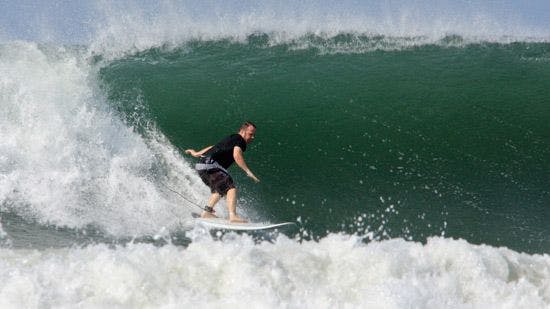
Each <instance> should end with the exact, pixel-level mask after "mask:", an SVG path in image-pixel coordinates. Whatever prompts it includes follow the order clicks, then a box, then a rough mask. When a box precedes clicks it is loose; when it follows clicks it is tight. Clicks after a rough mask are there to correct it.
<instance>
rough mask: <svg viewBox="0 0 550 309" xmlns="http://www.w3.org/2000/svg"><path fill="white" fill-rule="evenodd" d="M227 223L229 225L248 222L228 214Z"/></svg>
mask: <svg viewBox="0 0 550 309" xmlns="http://www.w3.org/2000/svg"><path fill="white" fill-rule="evenodd" d="M229 222H230V223H247V222H248V221H246V220H245V219H243V218H241V217H239V216H237V215H236V214H229Z"/></svg>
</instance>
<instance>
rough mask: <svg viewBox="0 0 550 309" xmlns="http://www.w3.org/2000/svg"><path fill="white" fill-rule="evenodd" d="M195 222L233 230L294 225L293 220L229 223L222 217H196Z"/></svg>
mask: <svg viewBox="0 0 550 309" xmlns="http://www.w3.org/2000/svg"><path fill="white" fill-rule="evenodd" d="M195 222H196V223H197V224H200V225H202V226H205V227H207V228H211V229H223V230H234V231H257V230H268V229H274V228H278V227H283V226H289V225H294V223H293V222H281V223H252V222H248V223H231V222H229V221H228V220H226V219H222V218H196V219H195Z"/></svg>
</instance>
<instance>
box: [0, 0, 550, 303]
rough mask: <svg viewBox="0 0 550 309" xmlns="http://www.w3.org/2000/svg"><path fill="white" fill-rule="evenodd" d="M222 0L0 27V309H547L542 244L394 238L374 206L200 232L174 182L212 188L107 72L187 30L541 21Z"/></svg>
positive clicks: (439, 41) (401, 34)
mask: <svg viewBox="0 0 550 309" xmlns="http://www.w3.org/2000/svg"><path fill="white" fill-rule="evenodd" d="M231 5H236V4H235V3H232V2H231V3H230V4H226V5H220V6H216V5H215V4H209V5H206V6H207V7H209V8H211V10H209V11H208V10H206V11H200V10H203V9H204V7H202V6H201V7H200V8H193V5H178V4H177V3H172V2H165V3H163V4H161V5H158V6H157V5H151V7H152V8H151V7H147V8H140V7H138V6H137V5H131V4H128V3H125V5H122V4H120V5H115V4H107V3H102V4H101V5H98V8H96V9H97V12H99V15H100V16H101V18H99V19H97V20H95V21H96V22H97V24H95V25H94V26H95V27H96V28H97V29H96V30H94V32H91V34H90V36H91V37H92V38H91V39H90V40H89V41H88V42H86V43H84V44H61V43H57V42H55V41H54V42H52V41H45V42H44V41H39V40H20V39H14V38H12V35H10V34H7V32H6V31H0V107H1V111H0V141H1V142H0V307H2V308H44V307H56V308H71V307H84V308H105V307H117V308H135V307H144V308H181V307H182V306H193V307H206V308H219V307H230V308H243V307H257V308H335V307H336V308H357V307H367V308H550V256H549V255H548V254H547V252H542V253H537V254H529V253H523V252H517V251H514V250H512V249H509V248H506V247H499V246H493V245H490V244H475V243H472V242H469V241H468V240H465V239H455V238H452V237H448V236H446V234H445V228H444V227H445V226H446V222H444V223H443V224H442V225H443V228H442V230H441V231H440V233H438V234H433V235H429V237H427V238H426V239H425V240H424V239H420V240H417V238H420V237H412V236H411V237H395V238H394V237H388V236H387V235H388V233H385V232H386V231H387V230H388V229H389V227H387V226H384V222H387V221H384V220H386V219H381V222H382V224H380V225H378V224H368V220H369V219H368V218H370V217H367V216H366V215H365V216H359V217H355V218H354V219H353V222H352V223H351V226H352V229H355V230H356V233H348V232H347V230H346V231H328V232H327V233H326V235H322V236H319V237H317V236H316V235H312V234H314V232H313V231H312V229H311V228H310V227H308V224H311V225H315V224H316V223H315V222H313V223H312V222H304V221H303V219H302V218H300V217H298V218H292V219H293V220H295V221H296V222H297V223H298V224H299V228H298V230H297V231H282V232H281V233H275V234H271V235H268V236H267V237H265V238H263V239H262V238H259V239H258V237H256V236H257V235H256V236H255V235H247V234H234V233H226V234H225V233H210V232H209V231H205V230H203V229H201V228H198V227H195V226H194V224H193V220H192V217H191V213H192V212H196V211H197V210H196V209H194V208H193V207H194V206H193V205H191V204H189V203H187V202H186V201H182V200H181V199H180V198H179V197H178V196H176V195H174V194H173V193H171V192H169V191H167V190H166V186H168V187H170V188H177V190H178V192H180V193H181V194H183V195H185V196H186V197H187V198H189V199H191V200H192V201H196V202H202V201H204V200H205V199H206V198H207V197H208V195H209V191H208V189H207V188H205V187H204V185H203V184H202V182H201V180H200V179H199V178H198V176H197V175H196V174H195V172H194V170H193V168H192V163H193V162H192V161H191V160H189V159H188V158H184V157H183V155H182V154H181V152H180V151H179V149H178V147H177V146H175V145H174V144H173V143H172V142H171V140H170V137H167V136H166V135H165V134H164V133H163V132H162V130H161V129H160V128H159V127H158V125H157V124H156V123H155V119H154V118H151V117H149V114H148V113H149V111H147V106H146V105H147V104H146V102H142V101H140V100H144V99H143V97H142V96H141V95H140V91H139V89H137V90H136V89H129V90H128V91H129V92H130V93H131V94H132V96H131V100H133V101H135V104H134V105H133V106H134V110H133V111H132V112H123V111H121V110H117V109H116V108H114V107H113V104H112V102H110V98H109V96H108V94H107V90H106V89H105V87H106V86H105V84H104V83H102V81H101V79H100V78H99V76H100V73H101V70H102V69H103V68H105V67H108V66H109V65H110V64H112V63H113V62H114V61H116V60H119V59H124V57H127V56H129V55H135V54H139V53H140V52H144V51H148V50H151V49H153V50H154V49H155V48H160V49H161V50H163V51H165V50H168V51H172V50H183V51H185V50H186V49H187V48H189V44H193V42H197V41H201V42H209V41H216V42H217V41H220V40H221V41H224V40H227V41H228V42H239V43H240V44H247V43H248V41H249V40H253V39H254V38H255V36H254V35H256V36H259V37H263V36H264V35H265V37H266V38H267V39H266V43H265V44H264V45H265V47H266V48H270V47H274V46H275V47H277V46H280V45H285V46H287V47H288V49H289V50H308V49H311V48H314V49H315V50H316V53H317V55H319V56H323V55H334V54H341V53H344V54H347V53H349V54H360V55H361V54H368V53H375V52H380V51H402V50H411V49H414V48H417V47H422V46H426V45H428V46H431V45H436V46H440V47H442V48H465V47H467V46H469V44H477V43H479V42H490V43H495V44H503V45H506V44H511V43H513V42H518V41H519V42H537V43H547V42H548V41H549V38H550V34H549V33H548V32H547V31H545V29H538V28H534V27H532V26H525V27H524V26H522V25H521V21H519V20H514V21H513V22H511V21H503V20H502V19H500V17H498V16H497V17H495V16H491V14H490V11H484V12H482V13H479V11H477V10H474V9H473V8H472V9H470V10H466V12H461V14H462V15H460V16H458V17H457V16H455V17H454V18H449V16H448V15H446V13H444V11H445V7H440V8H436V9H435V11H431V12H430V14H427V15H428V16H426V13H425V11H423V10H420V9H414V8H411V7H409V8H407V9H401V10H398V11H397V12H396V11H395V10H393V6H392V5H386V6H380V7H379V6H375V7H373V8H372V9H381V10H382V11H383V12H385V14H382V15H379V14H376V13H371V12H369V13H364V14H356V12H354V10H353V9H350V8H346V7H345V6H342V7H343V8H342V7H336V8H335V10H334V11H333V12H332V13H327V12H326V11H324V10H323V9H320V8H318V7H316V6H315V5H314V4H311V3H309V2H308V4H304V5H302V6H300V5H293V6H290V7H285V6H283V5H277V4H274V3H270V5H268V6H267V8H266V7H263V8H261V7H260V6H259V5H253V9H252V10H250V9H249V8H248V10H244V12H243V13H242V14H227V15H224V14H223V12H224V11H225V10H226V9H227V7H229V6H231ZM199 11H200V12H199ZM374 11H375V10H373V12H374ZM206 12H207V13H206ZM295 12H298V13H295ZM420 17H423V18H420ZM428 17H435V18H432V19H430V18H428ZM419 20H420V21H419ZM341 34H345V35H346V36H347V37H348V38H351V39H347V40H345V42H343V43H342V42H340V41H339V40H338V35H341ZM251 35H252V36H251ZM455 35H456V36H455ZM53 37H54V38H55V35H53ZM335 38H336V39H335ZM537 59H538V60H537V61H539V62H541V63H547V62H548V58H544V57H539V58H537ZM136 88H138V87H137V86H136ZM259 147H260V146H259ZM251 155H252V154H251ZM542 198H544V196H543V197H542ZM281 199H287V200H289V203H291V204H294V201H293V200H292V199H293V197H292V196H289V197H286V196H285V197H284V198H283V197H282V198H281ZM375 199H377V200H378V199H382V198H381V197H378V196H376V197H375ZM257 200H260V197H254V196H252V197H243V198H242V200H241V201H240V203H241V204H242V206H241V208H239V211H242V212H243V213H244V214H245V216H246V217H248V218H250V219H252V220H254V221H263V220H269V217H268V216H267V215H266V214H264V213H262V212H261V211H259V210H255V209H254V207H253V204H254V203H256V202H257ZM383 202H384V203H386V202H387V203H386V204H388V205H387V206H386V207H389V208H388V209H390V210H389V211H385V210H382V211H381V212H380V213H377V214H376V216H377V217H380V218H385V217H384V216H386V218H387V217H388V216H389V215H391V214H390V213H393V212H394V210H392V209H393V208H392V207H393V204H392V205H391V206H390V204H391V203H395V204H396V203H397V202H395V201H385V200H384V201H383ZM298 204H299V203H298ZM317 206H322V205H315V207H317ZM224 208H225V205H223V204H222V205H220V206H218V209H219V211H220V212H221V214H222V215H224V214H225V212H224ZM378 219H379V218H378ZM365 221H367V222H366V223H365ZM345 224H348V223H342V225H345ZM434 224H435V223H434ZM437 224H441V222H438V223H437ZM321 225H322V224H321ZM321 229H322V227H321ZM264 236H265V235H264ZM504 236H505V235H503V237H504ZM548 236H549V235H548V234H547V235H541V238H542V239H546V237H548Z"/></svg>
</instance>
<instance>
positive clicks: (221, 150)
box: [204, 134, 246, 168]
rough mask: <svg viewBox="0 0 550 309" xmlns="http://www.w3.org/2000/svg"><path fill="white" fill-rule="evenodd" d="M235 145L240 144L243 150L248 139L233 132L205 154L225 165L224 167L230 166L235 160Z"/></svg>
mask: <svg viewBox="0 0 550 309" xmlns="http://www.w3.org/2000/svg"><path fill="white" fill-rule="evenodd" d="M235 146H239V147H240V148H241V149H242V151H243V152H244V151H245V150H246V141H245V140H244V138H243V137H242V136H240V135H239V134H232V135H229V136H227V137H225V138H224V139H222V140H221V141H219V142H218V143H217V144H216V145H215V146H214V147H212V148H210V150H208V151H207V152H206V153H205V154H204V155H205V156H207V157H211V158H212V159H214V160H215V161H216V162H218V163H219V164H220V165H221V166H223V168H228V167H229V166H230V165H231V164H233V162H235V159H234V158H233V148H235Z"/></svg>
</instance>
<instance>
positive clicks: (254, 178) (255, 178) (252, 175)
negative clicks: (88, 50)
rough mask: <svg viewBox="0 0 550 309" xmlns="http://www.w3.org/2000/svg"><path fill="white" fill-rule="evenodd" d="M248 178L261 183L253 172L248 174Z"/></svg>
mask: <svg viewBox="0 0 550 309" xmlns="http://www.w3.org/2000/svg"><path fill="white" fill-rule="evenodd" d="M246 176H248V177H250V178H252V180H254V181H255V182H260V180H259V179H258V178H257V177H256V176H255V175H254V174H252V172H249V173H246Z"/></svg>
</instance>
